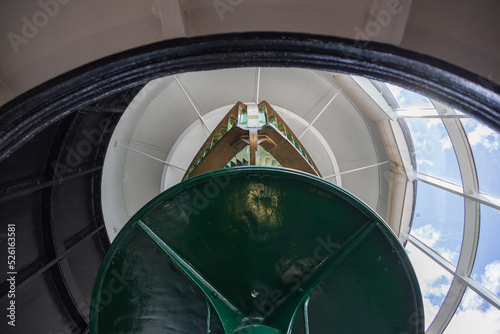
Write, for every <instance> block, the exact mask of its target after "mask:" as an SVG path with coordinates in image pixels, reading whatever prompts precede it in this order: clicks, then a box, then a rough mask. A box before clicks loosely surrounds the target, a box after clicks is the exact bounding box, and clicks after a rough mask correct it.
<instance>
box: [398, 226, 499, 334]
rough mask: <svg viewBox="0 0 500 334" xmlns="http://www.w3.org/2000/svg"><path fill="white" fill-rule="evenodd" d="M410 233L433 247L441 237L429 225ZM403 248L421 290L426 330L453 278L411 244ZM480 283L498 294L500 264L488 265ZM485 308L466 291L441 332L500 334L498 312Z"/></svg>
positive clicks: (473, 294) (470, 291) (447, 333)
mask: <svg viewBox="0 0 500 334" xmlns="http://www.w3.org/2000/svg"><path fill="white" fill-rule="evenodd" d="M412 234H414V235H415V236H417V235H418V236H417V237H418V238H419V239H420V240H422V241H424V239H425V240H426V243H427V244H428V245H429V244H432V245H434V244H435V243H436V242H437V241H438V240H439V238H440V233H439V232H437V231H435V230H434V229H433V227H432V226H431V225H425V226H422V227H420V228H418V229H414V230H412ZM424 242H425V241H424ZM406 249H407V251H408V255H409V257H410V260H411V262H412V264H413V267H414V269H415V272H416V274H417V278H418V281H419V284H420V289H421V291H422V297H423V304H424V314H425V328H426V329H427V328H428V327H429V325H430V324H431V323H432V321H433V320H434V317H435V316H436V314H437V313H438V311H439V308H440V307H441V302H442V300H444V298H445V296H446V294H447V293H448V290H449V288H450V285H451V282H452V276H451V275H450V274H448V273H447V272H446V271H445V270H444V269H443V268H441V267H440V266H439V265H438V264H436V263H435V262H434V261H433V260H431V259H430V258H429V257H428V256H427V255H425V254H424V253H422V252H421V251H419V250H418V249H417V248H415V247H414V246H413V245H412V244H408V245H407V247H406ZM440 253H441V254H443V253H442V252H440ZM448 253H450V256H458V253H457V252H451V251H448ZM479 281H480V283H481V284H483V285H484V286H486V287H487V288H488V289H490V290H491V291H492V292H494V293H498V292H499V289H500V261H495V262H492V263H490V264H488V265H487V266H486V267H485V273H484V274H483V275H481V276H480V279H479ZM485 305H486V304H485V301H484V300H483V299H482V298H481V297H480V296H479V295H477V294H476V293H475V292H474V291H472V290H470V289H467V292H466V293H465V295H464V298H463V299H462V302H461V305H460V308H459V310H458V311H457V313H456V314H455V315H454V317H453V319H452V321H451V322H450V324H449V325H448V327H447V328H446V330H445V331H444V333H445V334H470V333H481V334H500V311H498V310H497V309H496V308H494V307H493V306H489V307H487V308H485V307H484V306H485Z"/></svg>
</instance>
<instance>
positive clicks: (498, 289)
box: [481, 261, 500, 294]
mask: <svg viewBox="0 0 500 334" xmlns="http://www.w3.org/2000/svg"><path fill="white" fill-rule="evenodd" d="M481 283H482V284H483V285H484V286H485V287H486V288H487V289H488V290H490V291H491V292H493V293H495V294H500V261H494V262H492V263H490V264H488V265H487V266H486V267H485V268H484V274H483V275H482V276H481Z"/></svg>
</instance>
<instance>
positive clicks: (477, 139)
mask: <svg viewBox="0 0 500 334" xmlns="http://www.w3.org/2000/svg"><path fill="white" fill-rule="evenodd" d="M468 138H469V142H470V144H471V145H472V146H477V145H483V146H484V147H485V148H486V149H488V150H489V151H495V150H498V149H499V148H500V141H499V139H500V135H499V134H498V133H496V132H495V131H494V130H492V129H490V128H489V127H487V126H486V125H483V124H480V123H477V125H476V127H475V128H474V130H473V131H472V132H470V133H469V135H468Z"/></svg>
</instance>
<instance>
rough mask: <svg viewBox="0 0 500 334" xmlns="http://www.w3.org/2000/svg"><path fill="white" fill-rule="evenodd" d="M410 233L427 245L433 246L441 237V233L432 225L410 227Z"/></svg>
mask: <svg viewBox="0 0 500 334" xmlns="http://www.w3.org/2000/svg"><path fill="white" fill-rule="evenodd" d="M411 234H413V235H414V236H415V237H417V239H419V240H421V241H422V242H423V243H425V244H426V245H427V246H429V247H432V246H434V244H435V243H436V242H437V241H439V239H440V238H441V233H440V232H439V231H436V230H435V229H434V227H433V226H432V225H424V226H422V227H419V228H416V229H412V231H411Z"/></svg>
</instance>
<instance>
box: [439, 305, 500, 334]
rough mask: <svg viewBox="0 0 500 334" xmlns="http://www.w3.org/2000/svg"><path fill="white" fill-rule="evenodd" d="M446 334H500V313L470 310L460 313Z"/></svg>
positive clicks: (494, 310) (494, 309)
mask: <svg viewBox="0 0 500 334" xmlns="http://www.w3.org/2000/svg"><path fill="white" fill-rule="evenodd" d="M444 333H445V334H471V333H481V334H500V311H498V310H497V309H496V308H494V307H490V308H489V309H488V310H486V311H481V310H480V309H468V310H466V311H458V312H457V313H456V314H455V316H454V317H453V319H452V320H451V322H450V324H449V325H448V327H447V328H446V330H445V331H444Z"/></svg>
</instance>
